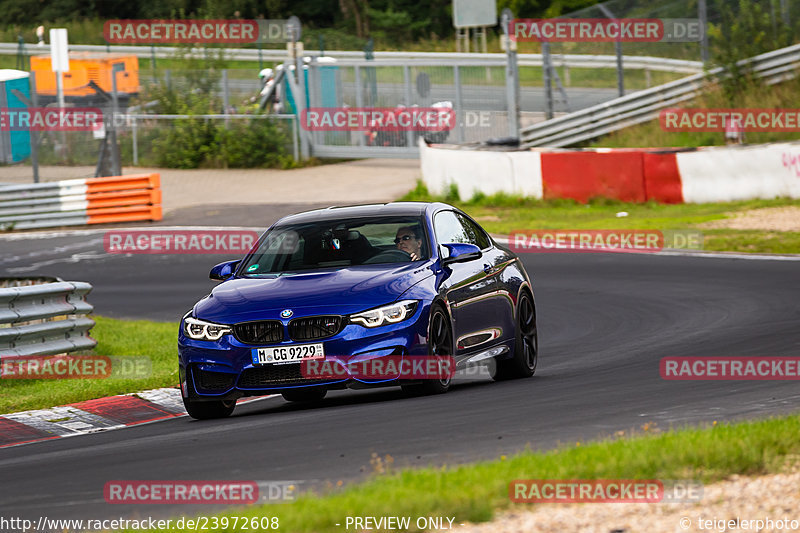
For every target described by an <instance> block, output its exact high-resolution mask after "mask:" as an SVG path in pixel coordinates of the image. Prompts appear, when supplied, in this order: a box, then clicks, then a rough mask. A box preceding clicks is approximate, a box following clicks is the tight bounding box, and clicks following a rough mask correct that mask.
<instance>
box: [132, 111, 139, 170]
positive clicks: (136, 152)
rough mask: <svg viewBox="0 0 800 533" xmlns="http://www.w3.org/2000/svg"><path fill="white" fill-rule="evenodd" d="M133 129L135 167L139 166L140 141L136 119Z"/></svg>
mask: <svg viewBox="0 0 800 533" xmlns="http://www.w3.org/2000/svg"><path fill="white" fill-rule="evenodd" d="M131 129H132V130H133V131H132V133H133V165H134V166H136V165H138V164H139V139H138V130H139V128H138V127H137V124H136V119H135V118H134V119H133V124H132V125H131Z"/></svg>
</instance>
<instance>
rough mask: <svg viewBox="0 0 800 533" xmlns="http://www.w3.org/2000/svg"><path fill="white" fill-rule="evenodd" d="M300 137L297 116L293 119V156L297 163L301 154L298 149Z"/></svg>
mask: <svg viewBox="0 0 800 533" xmlns="http://www.w3.org/2000/svg"><path fill="white" fill-rule="evenodd" d="M299 136H300V132H299V131H298V127H297V115H295V116H293V117H292V155H293V156H294V160H295V161H299V160H300V154H299V151H298V149H297V138H298V137H299Z"/></svg>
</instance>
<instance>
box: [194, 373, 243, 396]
mask: <svg viewBox="0 0 800 533" xmlns="http://www.w3.org/2000/svg"><path fill="white" fill-rule="evenodd" d="M195 376H196V377H197V378H198V382H199V383H198V385H199V386H200V388H201V389H203V390H214V391H223V390H228V389H230V388H231V387H233V382H234V381H235V380H236V375H235V374H228V373H225V372H209V371H207V370H195Z"/></svg>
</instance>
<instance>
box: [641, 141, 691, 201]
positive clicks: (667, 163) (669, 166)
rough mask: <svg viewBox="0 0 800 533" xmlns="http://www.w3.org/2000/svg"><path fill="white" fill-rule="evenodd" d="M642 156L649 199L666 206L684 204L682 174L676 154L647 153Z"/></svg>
mask: <svg viewBox="0 0 800 533" xmlns="http://www.w3.org/2000/svg"><path fill="white" fill-rule="evenodd" d="M642 155H643V162H644V165H643V167H644V188H645V195H646V197H647V199H648V200H655V201H656V202H662V203H665V204H682V203H683V188H682V186H681V173H680V171H679V170H678V161H677V158H676V157H675V152H667V153H664V152H645V153H644V154H642Z"/></svg>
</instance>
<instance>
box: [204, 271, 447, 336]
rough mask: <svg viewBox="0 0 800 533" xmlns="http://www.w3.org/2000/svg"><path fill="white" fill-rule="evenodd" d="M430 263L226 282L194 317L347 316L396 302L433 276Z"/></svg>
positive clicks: (240, 319) (225, 319) (239, 319)
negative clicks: (286, 312) (284, 312)
mask: <svg viewBox="0 0 800 533" xmlns="http://www.w3.org/2000/svg"><path fill="white" fill-rule="evenodd" d="M429 266H430V263H424V264H422V265H420V264H411V265H409V264H402V265H399V266H398V265H370V266H359V267H353V268H343V269H339V270H331V271H324V272H320V271H313V272H296V273H286V274H275V275H274V277H272V276H270V277H261V278H236V279H232V280H229V281H225V282H223V283H221V284H219V285H217V286H216V287H214V290H212V291H211V294H209V295H208V296H207V297H205V298H204V299H202V300H200V301H199V302H197V304H195V307H194V316H195V317H197V318H200V319H203V320H210V321H212V322H219V323H222V324H226V323H228V324H231V323H235V322H244V321H248V320H267V319H280V312H281V311H282V310H284V309H291V310H292V312H293V315H292V317H293V318H296V317H299V316H310V315H317V314H337V315H345V314H350V313H357V312H359V311H364V310H366V309H370V308H372V307H376V306H379V305H383V304H388V303H391V302H393V301H395V300H396V299H397V298H398V297H399V296H400V295H401V294H403V293H404V292H405V291H406V290H408V289H409V288H410V287H411V286H413V285H415V284H417V283H419V282H420V281H422V280H423V279H425V278H426V277H428V276H431V275H433V273H432V272H431V269H430V268H429Z"/></svg>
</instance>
